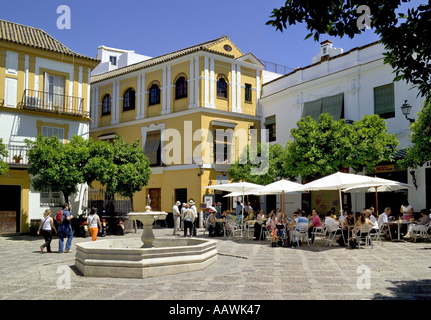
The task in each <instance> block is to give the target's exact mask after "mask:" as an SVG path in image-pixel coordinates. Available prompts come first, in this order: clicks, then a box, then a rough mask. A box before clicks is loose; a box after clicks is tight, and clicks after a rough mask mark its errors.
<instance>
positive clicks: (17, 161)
mask: <svg viewBox="0 0 431 320" xmlns="http://www.w3.org/2000/svg"><path fill="white" fill-rule="evenodd" d="M12 159H13V160H15V163H20V161H21V160H22V157H21V155H20V154H16V155H14V156H13V157H12Z"/></svg>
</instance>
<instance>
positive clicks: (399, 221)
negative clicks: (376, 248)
mask: <svg viewBox="0 0 431 320" xmlns="http://www.w3.org/2000/svg"><path fill="white" fill-rule="evenodd" d="M410 223H411V222H409V221H404V220H397V221H392V222H389V223H388V225H391V224H394V225H396V226H397V227H398V238H397V239H392V237H391V239H392V241H397V242H398V241H404V240H403V239H401V238H400V229H401V225H403V224H406V225H408V224H410Z"/></svg>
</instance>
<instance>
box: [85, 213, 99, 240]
mask: <svg viewBox="0 0 431 320" xmlns="http://www.w3.org/2000/svg"><path fill="white" fill-rule="evenodd" d="M96 212H97V208H91V213H90V215H89V216H88V218H87V225H88V230H89V231H90V234H91V241H96V240H97V234H98V233H99V228H100V229H101V230H102V224H101V223H100V218H99V216H98V215H97V213H96Z"/></svg>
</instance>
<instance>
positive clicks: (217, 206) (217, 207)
mask: <svg viewBox="0 0 431 320" xmlns="http://www.w3.org/2000/svg"><path fill="white" fill-rule="evenodd" d="M215 209H216V211H217V213H216V217H217V219H221V212H222V210H221V202H217V205H216V206H215Z"/></svg>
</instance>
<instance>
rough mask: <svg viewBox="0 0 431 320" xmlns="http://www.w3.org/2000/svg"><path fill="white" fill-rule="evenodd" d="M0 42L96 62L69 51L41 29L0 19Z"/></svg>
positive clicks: (93, 59)
mask: <svg viewBox="0 0 431 320" xmlns="http://www.w3.org/2000/svg"><path fill="white" fill-rule="evenodd" d="M0 40H3V41H8V42H13V43H17V44H22V45H25V46H29V47H34V48H38V49H44V50H49V51H53V52H58V53H62V54H66V55H70V56H75V57H79V58H83V59H88V60H92V61H98V60H97V59H95V58H92V57H87V56H84V55H82V54H79V53H76V52H74V51H72V50H70V49H69V48H68V47H66V46H65V45H64V44H62V43H61V42H60V41H58V40H56V39H54V38H53V37H52V36H50V35H49V34H48V33H46V32H45V31H43V30H41V29H38V28H34V27H28V26H25V25H22V24H19V23H14V22H10V21H6V20H2V19H0Z"/></svg>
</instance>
